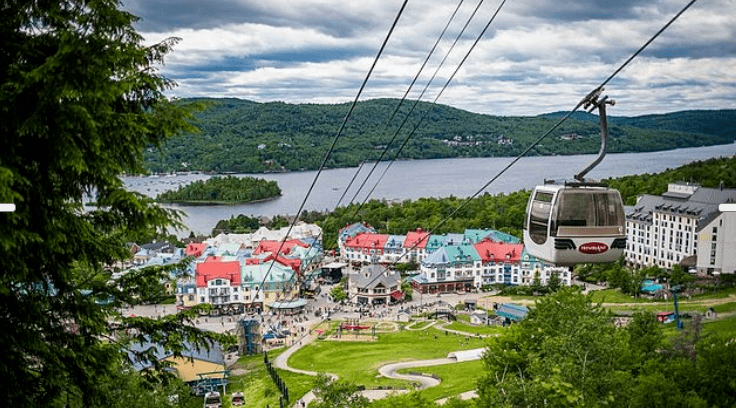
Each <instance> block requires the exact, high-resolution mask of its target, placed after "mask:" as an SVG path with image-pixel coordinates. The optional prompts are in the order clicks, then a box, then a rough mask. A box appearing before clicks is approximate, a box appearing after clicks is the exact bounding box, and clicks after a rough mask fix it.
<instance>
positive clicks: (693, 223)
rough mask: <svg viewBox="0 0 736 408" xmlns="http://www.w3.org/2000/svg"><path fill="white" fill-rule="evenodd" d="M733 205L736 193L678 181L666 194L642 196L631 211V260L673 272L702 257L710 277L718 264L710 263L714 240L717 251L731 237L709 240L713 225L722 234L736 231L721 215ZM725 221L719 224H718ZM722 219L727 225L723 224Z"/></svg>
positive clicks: (628, 216) (700, 261) (700, 262)
mask: <svg viewBox="0 0 736 408" xmlns="http://www.w3.org/2000/svg"><path fill="white" fill-rule="evenodd" d="M728 202H736V189H722V188H718V189H715V188H704V187H700V186H698V185H697V184H691V183H672V184H669V185H668V188H667V192H665V193H664V194H662V195H661V196H653V195H644V196H641V197H639V198H638V199H637V202H636V205H634V206H632V207H628V208H627V210H626V234H627V241H626V251H625V256H626V261H627V262H628V263H629V264H632V265H637V266H640V267H648V266H659V267H661V268H664V269H668V270H670V269H672V267H673V266H674V265H676V264H679V263H680V262H681V261H682V260H683V259H684V258H687V257H690V256H693V255H697V265H698V268H699V269H701V266H702V269H703V270H704V271H705V272H706V273H707V271H708V269H712V271H713V272H715V271H716V266H715V263H714V264H710V261H711V253H713V249H714V247H713V245H714V242H715V249H716V252H717V249H718V239H720V238H721V237H722V238H723V239H727V237H726V235H725V234H718V233H717V232H716V235H715V237H716V239H715V240H713V239H709V238H711V237H712V234H713V227H715V228H716V231H718V229H719V228H725V229H729V228H734V227H732V226H730V225H729V223H733V220H732V218H731V217H728V216H724V217H720V215H721V213H720V211H719V210H718V207H719V205H720V204H723V203H728ZM719 217H720V219H719V221H717V223H718V225H713V224H712V223H713V221H714V220H715V219H716V218H719ZM721 221H723V222H724V223H725V226H721V225H720V224H721ZM708 228H710V230H708ZM700 235H702V238H703V239H702V243H701V242H700V241H701V239H700V238H699V236H700ZM724 242H725V241H724ZM702 245H706V247H702ZM726 250H727V248H725V247H724V250H723V251H721V252H720V253H721V254H722V255H725V253H726V252H725V251H726ZM715 258H718V256H717V255H716V256H715ZM713 260H714V261H716V259H713ZM726 264H728V260H726ZM709 265H712V266H709Z"/></svg>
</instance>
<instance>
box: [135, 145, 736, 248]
mask: <svg viewBox="0 0 736 408" xmlns="http://www.w3.org/2000/svg"><path fill="white" fill-rule="evenodd" d="M734 154H736V144H730V145H721V146H707V147H695V148H687V149H676V150H669V151H663V152H651V153H620V154H608V155H606V157H605V159H604V160H603V162H601V163H600V164H599V165H598V166H597V167H596V168H595V169H594V170H592V171H591V172H590V173H589V174H588V175H587V178H591V179H603V178H609V177H621V176H626V175H633V174H644V173H659V172H661V171H664V170H666V169H668V168H675V167H679V166H682V165H684V164H687V163H690V162H692V161H696V160H705V159H709V158H713V157H726V156H728V157H730V156H733V155H734ZM595 157H596V155H575V156H543V157H525V158H522V159H521V160H519V161H518V162H517V163H516V164H515V165H513V166H512V167H511V168H510V169H509V170H507V171H506V172H505V173H504V174H503V175H502V176H500V177H499V178H498V179H497V180H496V181H494V182H493V183H492V184H491V185H490V186H488V188H487V189H485V190H484V192H488V193H491V194H496V193H510V192H514V191H517V190H521V189H531V188H533V187H534V186H535V185H537V184H541V183H543V182H544V179H555V180H563V179H572V177H573V175H574V174H576V173H578V172H579V171H580V170H582V169H583V168H585V167H586V166H587V165H588V164H589V163H590V162H592V161H593V160H594V159H595ZM512 160H513V158H507V157H491V158H470V159H436V160H409V161H397V162H395V163H394V164H393V165H391V168H390V169H389V170H388V172H387V173H386V176H385V177H384V178H383V180H382V181H381V182H380V183H379V184H378V187H376V189H375V191H374V192H373V194H372V195H371V198H375V199H386V200H406V199H416V198H420V197H448V196H450V195H454V196H456V197H469V196H471V195H473V194H474V193H475V192H476V191H478V189H480V188H481V187H482V186H483V185H484V184H486V183H487V182H488V181H489V180H491V179H492V178H493V177H494V176H496V174H497V173H498V172H499V171H501V170H502V169H503V168H504V167H506V166H507V165H508V164H509V163H511V161H512ZM386 166H387V163H385V162H383V163H379V164H378V167H377V168H376V170H375V171H374V173H373V175H372V176H371V179H370V180H369V181H368V182H367V183H366V185H365V187H364V188H363V189H362V190H361V193H360V194H359V195H358V197H357V199H356V201H362V200H363V199H365V195H366V194H367V192H368V191H370V189H371V188H372V187H373V185H374V184H375V180H377V179H378V177H379V176H380V175H381V174H382V173H383V171H384V170H385V169H386ZM372 167H373V163H366V165H364V166H363V168H362V169H361V170H360V173H359V175H358V177H357V178H356V182H355V183H354V184H353V186H352V187H351V188H350V190H349V191H348V192H347V194H346V197H345V199H344V200H343V201H342V202H341V204H340V205H345V204H346V202H347V201H349V200H350V199H351V198H352V197H353V195H354V194H355V191H356V190H357V188H358V186H359V185H360V183H361V182H362V180H363V179H364V178H365V176H366V175H367V174H368V172H369V171H370V169H371V168H372ZM356 170H357V168H345V169H330V170H323V171H322V173H321V174H320V177H319V179H318V180H317V183H316V184H315V186H314V189H313V191H312V193H311V195H310V197H309V199H308V200H307V202H306V205H305V207H304V209H306V210H310V211H311V210H318V211H325V210H328V211H331V210H332V209H333V208H335V206H336V205H337V203H338V200H340V197H341V195H342V194H343V191H344V189H345V188H346V187H347V185H348V183H349V182H350V180H351V179H352V178H353V175H354V174H355V171H356ZM316 174H317V172H316V171H305V172H294V173H271V174H244V175H246V176H253V177H259V178H263V179H267V180H275V181H276V182H278V184H279V187H281V190H282V196H281V197H279V198H277V199H275V200H271V201H264V202H259V203H250V204H237V205H218V206H178V205H172V206H170V207H172V208H176V209H179V210H182V211H183V212H184V213H185V214H186V218H185V219H184V223H185V224H186V226H187V229H186V231H183V232H182V234H183V233H185V234H184V235H188V234H189V231H194V232H195V233H197V234H200V233H201V234H206V235H209V234H210V232H211V231H212V228H213V227H214V226H215V224H216V223H217V221H218V220H221V219H226V218H230V217H231V216H237V215H238V214H245V215H249V216H268V217H272V216H274V215H279V214H282V215H284V214H295V213H296V212H297V210H298V209H299V206H300V205H301V203H302V200H304V196H305V195H306V193H307V191H308V190H309V186H310V185H311V184H312V182H313V180H314V177H315V175H316ZM209 177H210V176H208V175H204V174H181V175H169V176H165V175H161V176H148V177H124V178H123V180H124V182H125V184H126V186H127V187H128V188H129V189H130V190H133V191H138V192H140V193H143V194H146V195H150V196H153V197H155V196H156V195H157V194H158V193H160V192H163V191H166V190H170V189H175V188H178V187H179V186H180V185H184V184H187V183H191V182H192V181H194V180H204V179H207V178H209Z"/></svg>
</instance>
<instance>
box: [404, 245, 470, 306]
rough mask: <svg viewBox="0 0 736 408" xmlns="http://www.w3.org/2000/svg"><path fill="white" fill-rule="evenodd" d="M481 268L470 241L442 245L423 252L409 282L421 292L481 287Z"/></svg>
mask: <svg viewBox="0 0 736 408" xmlns="http://www.w3.org/2000/svg"><path fill="white" fill-rule="evenodd" d="M482 269H483V265H482V262H481V258H480V257H479V256H478V252H477V251H476V250H475V248H474V247H473V246H472V245H465V244H464V245H455V246H442V247H440V248H439V249H437V250H436V251H434V252H433V253H431V254H429V255H427V256H426V258H425V259H424V261H423V262H422V263H421V268H420V272H419V275H416V276H414V277H413V278H412V280H411V285H412V287H413V288H414V290H416V291H418V292H420V293H422V294H433V293H443V292H453V291H468V290H471V289H474V288H479V287H480V282H481V272H482Z"/></svg>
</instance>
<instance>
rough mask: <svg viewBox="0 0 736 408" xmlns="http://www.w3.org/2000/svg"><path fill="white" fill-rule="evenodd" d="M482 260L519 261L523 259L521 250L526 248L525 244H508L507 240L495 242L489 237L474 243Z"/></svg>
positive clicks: (485, 261) (484, 261)
mask: <svg viewBox="0 0 736 408" xmlns="http://www.w3.org/2000/svg"><path fill="white" fill-rule="evenodd" d="M474 246H475V250H476V251H477V252H478V255H479V256H480V259H481V261H483V263H487V262H511V263H518V262H520V261H521V252H522V251H523V250H524V244H508V243H505V242H494V241H491V240H490V239H489V238H487V237H486V238H484V239H483V240H482V241H480V242H478V243H477V244H475V245H474Z"/></svg>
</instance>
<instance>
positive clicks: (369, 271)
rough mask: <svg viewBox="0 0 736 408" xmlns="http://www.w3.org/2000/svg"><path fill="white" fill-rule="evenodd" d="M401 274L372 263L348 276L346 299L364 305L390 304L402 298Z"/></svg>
mask: <svg viewBox="0 0 736 408" xmlns="http://www.w3.org/2000/svg"><path fill="white" fill-rule="evenodd" d="M403 296H404V293H403V292H402V291H401V274H400V273H398V272H396V271H392V270H390V269H387V268H385V267H383V266H381V265H380V264H379V263H377V262H376V263H372V264H370V265H366V266H364V267H363V268H361V269H360V271H359V272H358V273H354V274H351V275H349V276H348V299H350V300H351V302H353V303H358V304H365V305H379V304H391V303H393V302H396V301H398V300H401V299H403Z"/></svg>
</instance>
